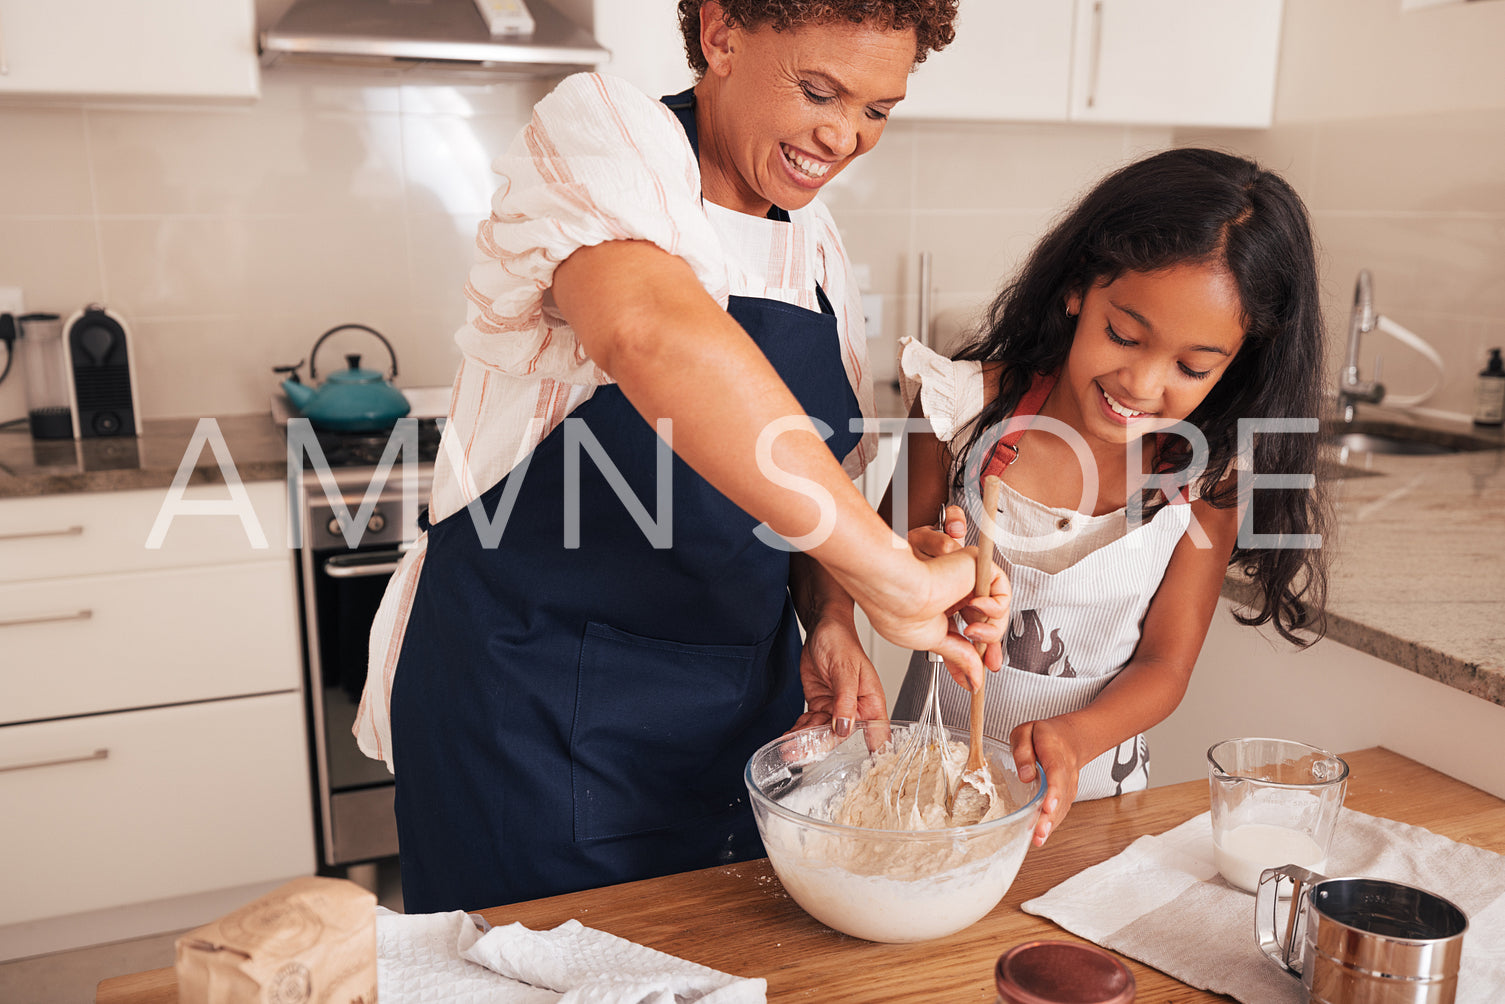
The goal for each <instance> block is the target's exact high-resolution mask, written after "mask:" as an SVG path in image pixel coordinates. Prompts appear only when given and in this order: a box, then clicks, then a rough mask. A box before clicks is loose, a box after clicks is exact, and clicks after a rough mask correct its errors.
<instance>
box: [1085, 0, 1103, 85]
mask: <svg viewBox="0 0 1505 1004" xmlns="http://www.w3.org/2000/svg"><path fill="white" fill-rule="evenodd" d="M1102 61H1103V0H1097V2H1096V3H1094V4H1093V5H1092V65H1091V67H1089V75H1088V77H1087V107H1088V108H1091V107H1093V106H1094V105H1096V104H1097V72H1098V68H1099V66H1101V64H1102Z"/></svg>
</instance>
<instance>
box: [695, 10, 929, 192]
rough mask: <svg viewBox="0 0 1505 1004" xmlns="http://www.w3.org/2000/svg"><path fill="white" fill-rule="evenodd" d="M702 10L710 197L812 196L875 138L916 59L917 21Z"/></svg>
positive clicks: (702, 127)
mask: <svg viewBox="0 0 1505 1004" xmlns="http://www.w3.org/2000/svg"><path fill="white" fill-rule="evenodd" d="M701 18H702V21H701V23H702V31H701V41H702V45H703V48H704V49H705V52H706V60H707V63H708V64H709V68H708V69H707V71H706V75H705V77H704V78H703V79H702V81H701V83H700V84H699V85H697V87H696V94H697V96H698V97H699V98H700V99H701V103H700V105H699V107H698V110H697V117H696V120H697V125H698V127H699V131H700V144H701V156H700V161H701V172H702V175H701V181H702V186H703V189H704V192H705V196H706V198H708V199H710V200H711V201H712V202H714V203H716V204H717V205H721V206H726V207H727V208H729V209H736V210H738V211H740V212H744V213H751V214H753V215H758V216H761V215H763V214H765V213H767V212H768V208H769V206H770V205H776V206H779V207H780V208H782V209H799V208H802V207H803V206H805V205H808V204H809V202H810V200H811V199H813V198H814V197H815V196H816V194H817V193H818V192H819V191H820V189H821V187H822V186H824V185H825V184H826V183H827V182H829V181H830V180H831V179H832V178H834V177H836V175H837V174H839V173H840V172H841V170H842V169H843V168H845V167H846V166H847V164H849V163H851V162H852V160H853V159H854V158H856V157H858V156H861V155H862V154H864V153H866V152H867V151H869V150H871V149H872V148H873V145H874V144H876V143H877V142H878V138H879V137H880V136H881V135H882V134H883V127H884V124H885V123H886V121H887V118H888V113H889V112H890V111H891V110H892V109H893V107H894V105H895V104H897V103H898V102H899V100H900V99H901V98H903V97H904V90H905V87H906V86H907V84H908V80H909V72H910V69H911V68H912V67H913V66H914V59H915V33H914V30H913V29H905V30H903V31H891V30H887V29H882V28H876V27H873V26H871V25H868V24H850V23H847V22H836V23H832V24H810V25H804V26H801V27H794V28H789V29H787V30H784V31H775V30H773V29H772V28H771V27H762V28H758V29H755V30H749V29H746V28H741V27H731V28H729V27H727V26H726V25H725V24H723V23H722V22H721V10H720V7H719V5H717V4H714V3H710V4H707V5H706V6H705V7H704V8H702V13H701Z"/></svg>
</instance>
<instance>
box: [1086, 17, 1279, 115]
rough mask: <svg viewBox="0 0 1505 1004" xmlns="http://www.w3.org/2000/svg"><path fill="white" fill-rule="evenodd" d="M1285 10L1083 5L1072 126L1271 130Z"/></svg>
mask: <svg viewBox="0 0 1505 1004" xmlns="http://www.w3.org/2000/svg"><path fill="white" fill-rule="evenodd" d="M1280 15H1281V0H1238V2H1236V3H1226V2H1211V3H1210V2H1208V0H1077V30H1076V34H1075V41H1074V43H1073V45H1074V54H1073V58H1072V74H1071V76H1072V81H1071V118H1073V119H1075V120H1079V121H1083V122H1144V123H1155V124H1159V125H1202V126H1268V125H1269V124H1270V119H1271V114H1272V111H1273V109H1274V106H1275V68H1276V64H1277V62H1278V60H1279V53H1280Z"/></svg>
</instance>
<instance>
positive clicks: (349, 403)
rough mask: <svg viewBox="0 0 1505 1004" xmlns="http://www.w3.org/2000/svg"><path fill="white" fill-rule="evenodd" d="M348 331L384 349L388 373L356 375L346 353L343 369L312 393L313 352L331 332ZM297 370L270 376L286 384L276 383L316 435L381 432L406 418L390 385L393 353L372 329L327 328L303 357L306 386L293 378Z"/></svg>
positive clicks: (355, 358)
mask: <svg viewBox="0 0 1505 1004" xmlns="http://www.w3.org/2000/svg"><path fill="white" fill-rule="evenodd" d="M351 328H354V329H357V330H359V331H367V332H370V333H371V334H372V335H374V336H376V338H378V339H379V340H380V341H381V343H382V345H384V346H386V349H387V356H388V358H390V359H391V360H392V369H391V371H390V372H389V373H388V374H386V375H385V376H384V375H382V374H381V373H380V372H379V371H377V370H368V369H362V368H361V357H360V355H359V354H357V353H350V354H348V355H346V356H345V362H346V368H345V369H342V370H337V371H335V372H334V373H331V374H329V376H328V377H326V378H325V380H324V383H323V385H322V386H318V387H315V386H314V385H313V384H314V381H315V380H317V379H318V370H317V369H316V367H317V365H318V363H317V357H318V355H319V346H321V345H323V344H324V341H325V339H327V338H328V337H329V336H330V335H332V334H334V333H335V332H337V331H345V330H348V329H351ZM302 366H303V363H302V362H299V363H298V364H297V365H294V366H277V367H274V371H275V372H277V373H282V374H285V375H286V379H284V380H283V381H282V390H283V392H284V393H286V394H287V399H288V401H290V402H291V403H292V405H293V407H295V408H297V409H298V411H299V412H301V413H302V415H303V417H304V418H306V419H308V420H309V421H310V422H312V423H313V425H314V428H316V429H328V430H329V431H331V432H385V431H386V430H388V429H390V428H392V426H393V424H394V423H395V422H396V421H397V420H398V419H399V418H402V417H403V416H404V415H406V414H407V413H408V410H409V408H410V407H411V406H410V405H409V404H408V399H407V398H406V397H405V396H404V395H403V393H402V391H400V390H398V389H397V388H396V387H394V386H393V385H392V382H391V381H392V378H394V377H396V376H397V353H396V352H394V351H393V350H392V343H391V342H389V341H387V339H386V338H385V337H384V336H383V335H382V334H381V332H379V331H377V330H376V329H375V328H369V327H367V326H366V325H364V324H341V325H339V326H338V327H334V328H330V329H329V330H328V331H326V332H324V333H323V334H322V335H320V336H319V340H318V341H316V342H314V348H313V351H312V352H311V353H309V357H308V383H304V382H303V381H302V380H300V379H299V378H298V370H299V369H300V368H301V367H302Z"/></svg>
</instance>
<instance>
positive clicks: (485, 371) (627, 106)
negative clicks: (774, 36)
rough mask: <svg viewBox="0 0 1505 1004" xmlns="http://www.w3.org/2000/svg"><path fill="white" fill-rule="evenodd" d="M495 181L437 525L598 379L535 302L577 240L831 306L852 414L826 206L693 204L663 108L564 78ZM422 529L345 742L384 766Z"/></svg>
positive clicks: (858, 344)
mask: <svg viewBox="0 0 1505 1004" xmlns="http://www.w3.org/2000/svg"><path fill="white" fill-rule="evenodd" d="M492 168H493V170H494V171H495V172H496V173H497V174H498V175H500V176H501V184H500V186H499V187H498V189H497V191H496V194H495V195H494V196H493V197H492V203H491V204H492V211H491V215H490V217H489V218H488V219H486V220H483V221H482V222H481V224H480V227H479V230H478V232H477V234H476V252H475V263H474V264H473V265H472V266H471V269H470V275H469V279H468V281H467V282H466V284H465V291H464V293H465V299H466V303H467V318H466V322H465V324H464V326H462V327H461V328H460V330H459V332H458V333H457V334H456V335H455V340H456V342H458V344H459V346H460V349H461V352H462V360H461V363H460V369H459V372H458V373H457V374H456V376H455V383H454V391H453V394H452V396H451V400H450V409H449V417H448V420H447V422H446V424H445V428H444V432H443V434H442V437H441V440H440V448H439V457H438V459H437V461H436V462H435V470H434V485H433V489H432V492H431V495H430V500H429V512H430V518H431V520H432V521H433V522H435V523H437V522H438V521H439V520H441V519H444V518H445V517H446V516H449V515H452V514H454V513H456V512H459V511H460V510H461V509H463V508H464V507H465V506H466V505H467V504H468V503H469V502H470V501H471V500H472V499H475V498H477V497H478V496H480V495H481V494H482V493H483V492H485V491H486V489H488V488H490V487H491V486H492V485H494V484H496V483H497V482H498V481H500V480H501V479H502V477H503V476H505V475H506V473H507V472H508V471H510V470H511V469H512V468H513V466H515V465H516V464H517V463H518V462H519V461H521V460H522V459H523V458H524V457H525V456H527V454H528V452H529V451H530V450H532V449H533V448H534V447H535V446H537V445H538V444H539V443H540V442H542V440H543V439H544V437H545V436H547V435H548V434H549V433H550V432H551V431H552V430H553V429H554V428H555V427H556V426H558V425H559V424H560V423H561V422H563V421H564V418H565V416H567V415H568V414H569V413H570V412H571V411H572V410H573V409H575V408H576V407H578V406H579V405H580V404H581V403H582V402H584V401H586V400H587V399H589V398H590V396H591V394H592V393H594V391H595V389H596V388H597V387H599V386H601V385H602V384H607V383H610V382H611V378H610V377H609V376H607V375H606V374H605V373H604V372H602V370H601V369H600V367H598V366H597V365H596V364H595V362H594V361H593V360H591V359H590V357H589V356H587V355H586V354H585V353H584V351H582V349H581V346H580V343H579V341H578V339H577V338H576V337H575V334H574V332H573V331H572V330H571V329H570V326H569V325H568V324H567V323H566V322H565V320H564V318H563V317H561V316H560V315H559V313H558V311H557V310H556V309H555V307H554V304H553V299H552V296H551V294H550V286H551V284H552V282H553V274H554V269H555V268H556V267H557V266H558V265H559V263H560V262H562V261H564V260H565V259H566V258H568V257H569V256H570V255H571V254H572V253H573V252H574V251H576V250H577V249H579V248H581V247H589V246H592V245H595V244H600V243H603V242H605V241H612V240H645V241H652V242H653V243H654V244H656V245H658V246H659V247H661V248H663V249H664V250H665V251H667V252H669V253H670V254H673V255H677V256H678V257H680V258H682V259H683V260H684V261H686V262H687V263H688V264H689V265H690V267H691V268H692V269H693V270H694V272H695V275H696V277H697V278H698V279H699V280H700V282H701V285H703V286H704V287H705V289H706V291H707V292H708V293H710V294H711V296H712V297H714V298H715V299H716V301H717V302H718V303H720V304H721V305H722V306H723V307H725V306H726V303H727V299H728V297H729V296H732V295H741V296H755V297H761V298H767V299H776V300H781V301H783V302H785V303H789V304H793V305H796V306H800V307H805V308H806V309H810V310H819V309H820V307H819V303H818V301H817V298H816V295H815V286H816V284H817V283H819V284H820V286H821V288H822V289H823V290H824V291H825V293H826V296H827V298H828V299H829V300H830V302H831V305H832V307H833V309H834V310H835V313H836V322H837V330H838V332H839V334H840V338H841V354H842V363H843V366H844V368H845V370H846V374H847V379H848V380H849V381H850V382H851V385H852V388H853V391H854V392H855V393H856V396H857V401H858V404H859V406H860V407H861V409H862V413H863V414H864V415H865V416H869V417H871V416H872V414H873V388H872V375H871V373H870V372H869V369H868V362H867V341H866V337H865V333H864V330H863V322H862V301H861V293H860V291H859V290H858V287H857V283H856V281H855V278H854V275H853V272H852V267H851V263H850V261H849V259H848V257H847V254H846V250H845V248H844V247H843V246H842V243H841V238H840V236H839V235H838V233H837V231H836V224H835V221H834V220H833V219H832V217H831V214H830V211H829V210H827V209H826V207H825V206H824V205H823V204H822V203H821V202H820V201H819V200H818V199H817V200H815V201H813V202H811V203H810V204H809V205H808V206H806V207H804V208H803V209H797V210H792V211H791V212H790V214H789V215H790V222H788V223H780V222H777V221H774V220H768V219H764V218H761V217H754V216H748V215H745V214H743V213H738V212H735V211H733V210H730V209H725V208H723V207H721V206H717V205H714V204H711V203H707V202H704V201H702V199H701V194H700V169H699V165H698V164H697V162H696V159H695V156H694V153H693V151H692V150H691V148H690V143H689V140H688V138H687V137H686V136H685V133H684V130H683V129H682V128H681V127H680V125H679V122H678V121H677V120H676V119H675V117H674V114H673V113H672V112H671V111H669V109H668V108H666V107H665V106H664V105H663V103H662V102H660V101H658V100H656V99H654V98H652V97H649V96H648V95H646V94H644V93H642V92H641V91H639V90H637V89H636V88H634V87H633V86H632V85H630V84H628V83H626V82H625V81H622V80H619V79H616V78H613V77H609V76H604V75H600V74H577V75H575V76H571V77H568V78H566V79H565V80H564V81H562V82H561V83H560V84H559V86H558V87H556V88H555V89H554V90H553V91H552V92H551V93H550V94H549V95H548V96H547V97H545V98H544V99H543V100H542V101H540V102H539V103H538V104H537V105H536V106H535V107H534V109H533V116H532V119H531V121H530V122H529V123H528V125H527V126H526V127H524V128H523V130H522V131H521V132H520V133H519V134H518V136H517V138H516V139H515V140H514V141H513V143H512V145H511V147H510V148H509V149H508V151H507V152H506V153H505V154H504V155H502V156H501V157H498V158H497V160H496V161H495V163H494V164H493V165H492ZM876 438H877V437H876V433H873V432H869V433H866V434H865V435H864V436H863V438H862V441H861V442H860V443H859V444H858V446H857V447H856V448H855V449H854V450H853V451H852V452H851V454H849V455H848V456H847V457H846V458H844V460H843V468H844V469H845V470H846V471H847V473H848V474H849V475H850V476H852V477H854V478H855V477H857V476H858V475H859V474H861V473H862V471H863V469H864V468H865V467H866V465H867V462H868V461H869V460H870V459H871V458H872V456H873V454H874V453H875V452H876ZM426 549H427V536H426V535H424V536H421V537H420V538H419V539H418V541H416V542H415V545H414V547H413V548H412V549H411V550H410V551H409V552H408V553H407V555H406V556H405V557H404V559H403V561H402V563H401V565H400V566H399V568H398V570H397V572H396V573H394V575H393V576H392V579H391V582H390V583H389V584H388V587H387V591H386V594H385V596H384V597H383V599H382V603H381V607H380V609H379V610H378V612H377V616H376V619H375V622H374V624H373V625H372V629H371V651H370V662H369V668H368V670H367V678H366V689H365V692H364V694H363V695H362V698H361V707H360V710H359V712H358V713H357V715H356V723H355V728H354V730H353V731H354V733H355V736H356V739H357V741H358V743H359V745H360V747H361V749H362V750H363V751H364V752H365V753H366V755H367V756H370V757H372V758H375V759H381V760H384V761H385V762H386V764H387V767H388V768H389V769H391V768H392V765H393V759H392V748H391V723H390V719H389V717H388V705H389V702H390V700H391V696H392V681H393V675H394V673H395V670H396V664H397V658H398V655H399V653H400V652H401V648H402V638H403V633H404V631H405V629H406V626H407V618H408V612H409V610H410V609H411V607H412V602H413V596H414V592H415V590H416V589H417V586H418V580H419V576H420V574H421V571H422V567H423V561H424V555H425V553H426Z"/></svg>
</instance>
